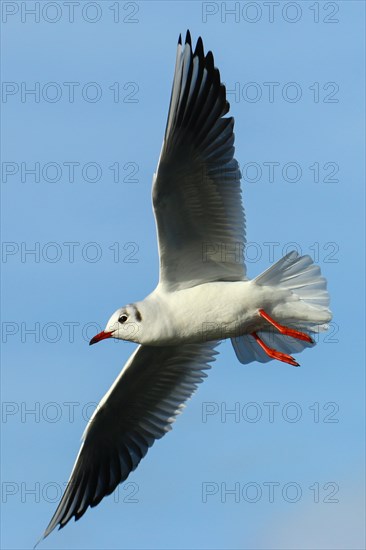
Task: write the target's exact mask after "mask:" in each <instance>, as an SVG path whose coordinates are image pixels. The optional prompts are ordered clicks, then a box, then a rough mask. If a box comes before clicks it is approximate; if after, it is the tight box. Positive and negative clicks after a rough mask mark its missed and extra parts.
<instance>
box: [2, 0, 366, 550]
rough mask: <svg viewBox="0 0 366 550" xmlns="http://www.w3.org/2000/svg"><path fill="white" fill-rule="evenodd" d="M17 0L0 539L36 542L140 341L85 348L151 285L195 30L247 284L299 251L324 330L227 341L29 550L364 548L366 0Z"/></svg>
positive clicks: (6, 146) (11, 23)
mask: <svg viewBox="0 0 366 550" xmlns="http://www.w3.org/2000/svg"><path fill="white" fill-rule="evenodd" d="M34 4H35V3H34V2H22V3H21V2H2V6H1V7H2V10H3V23H2V46H3V48H2V50H3V51H2V62H1V65H2V77H3V81H4V82H5V83H6V84H4V86H5V88H4V94H3V98H2V101H3V103H2V112H3V122H2V134H3V145H2V161H3V164H2V168H3V177H2V184H1V185H2V193H3V209H2V230H3V241H4V244H3V255H2V268H3V274H4V277H3V289H2V298H3V310H2V342H3V343H2V352H3V366H2V384H1V387H2V401H3V405H2V407H3V408H2V449H1V463H2V464H1V465H2V486H1V488H2V547H3V548H4V549H10V548H12V549H21V548H31V547H32V546H33V544H34V543H35V542H36V540H37V539H38V538H39V536H40V535H41V533H42V532H43V530H44V528H45V527H46V525H47V524H48V522H49V520H50V518H51V516H52V515H53V513H54V511H55V508H56V505H57V502H58V500H59V498H60V496H61V488H63V487H64V483H65V482H66V481H67V479H68V477H69V474H70V471H71V467H72V465H73V463H74V460H75V457H76V454H77V452H78V449H79V440H80V437H81V434H82V432H83V430H84V428H85V425H86V423H87V419H88V418H89V417H90V415H91V412H92V409H93V405H94V406H95V403H97V402H98V401H99V399H100V398H101V397H102V395H103V394H104V393H105V391H106V390H107V389H108V388H109V386H110V385H111V384H112V382H113V380H114V379H115V377H116V376H117V375H118V373H119V371H120V369H121V368H122V366H123V365H124V363H125V361H126V360H127V358H128V357H129V355H130V353H131V352H132V351H133V349H134V347H135V346H134V345H133V344H128V343H123V342H113V341H109V342H103V343H101V344H99V345H98V346H94V347H89V346H88V340H89V339H90V338H91V337H92V336H93V335H94V334H95V333H96V332H98V331H99V330H101V329H102V328H104V325H105V323H106V321H107V319H108V318H109V316H110V314H111V313H112V312H113V311H114V310H115V309H116V308H117V307H120V306H122V305H124V304H125V303H128V302H131V301H133V300H136V299H141V298H143V297H144V296H145V295H147V294H148V293H149V292H150V291H151V290H152V289H153V288H154V286H155V284H156V283H157V280H158V256H157V246H156V237H155V227H154V218H153V214H152V209H151V199H150V192H151V191H150V188H151V178H152V173H153V171H154V169H155V167H156V163H157V160H158V155H159V152H160V147H161V142H162V137H163V132H164V129H165V123H166V116H167V110H168V104H169V96H170V91H171V82H172V76H173V70H174V63H175V56H176V42H177V38H178V35H179V33H180V32H182V33H185V31H186V29H187V28H189V29H190V30H191V33H192V37H193V40H194V41H196V39H197V38H198V36H199V35H201V36H202V37H203V41H204V45H205V49H206V50H208V49H212V50H213V52H214V56H215V63H216V65H217V66H218V67H219V68H220V71H221V75H222V80H223V81H224V82H225V83H226V84H227V88H228V90H229V91H231V93H229V94H228V99H229V101H230V103H231V114H232V115H234V117H235V119H236V126H235V130H236V156H237V159H238V161H239V163H240V166H241V167H242V170H243V174H244V180H245V181H243V190H244V201H245V208H246V214H247V230H248V232H247V236H248V242H249V243H250V245H249V246H248V250H247V256H248V258H247V260H248V261H247V264H248V273H249V276H250V277H252V276H255V275H257V274H259V273H260V272H261V271H263V270H264V269H265V268H266V267H267V266H268V265H270V264H271V263H272V262H273V261H274V260H277V259H279V258H280V257H281V256H282V254H283V253H285V252H286V251H287V250H289V249H290V248H293V247H297V249H298V250H300V251H302V252H303V253H307V254H311V255H312V256H313V257H315V259H316V260H317V262H318V263H319V265H320V266H321V269H322V272H323V274H324V275H325V276H326V277H327V279H328V283H329V290H330V294H331V306H332V310H333V311H334V319H333V322H332V325H331V331H330V332H329V333H328V334H326V335H321V337H320V338H319V345H318V346H317V347H316V348H315V349H313V350H306V351H305V352H304V353H302V354H301V355H299V356H297V357H298V358H299V360H300V363H301V368H298V369H296V368H292V367H291V366H289V365H285V364H281V363H278V362H271V363H268V364H265V365H261V364H256V363H252V364H250V365H248V366H244V365H241V364H240V363H238V361H237V360H236V357H235V355H234V352H233V350H232V348H231V346H230V345H229V343H228V342H224V343H223V344H221V346H220V348H219V349H220V354H219V356H218V357H217V361H216V363H215V364H214V368H213V369H212V371H211V372H210V374H209V377H208V379H207V380H206V381H205V382H204V384H202V386H201V387H200V388H199V390H198V392H197V393H196V394H195V396H194V397H193V399H192V400H191V401H190V402H189V403H188V406H187V408H186V410H185V412H184V414H183V415H181V416H180V417H179V418H178V420H177V422H176V424H175V426H174V429H173V431H172V432H171V433H170V434H168V435H167V436H166V437H165V438H164V439H163V440H161V441H158V442H157V443H156V444H155V445H154V446H153V448H152V449H151V450H150V451H149V453H148V455H147V457H146V458H145V459H144V460H143V461H142V462H141V464H140V466H139V467H138V469H137V470H136V471H135V472H134V473H133V474H132V475H131V476H130V478H129V480H128V483H126V484H125V485H124V486H120V488H119V492H118V493H117V494H115V496H113V495H112V496H110V497H108V498H106V499H104V500H103V501H102V503H101V504H100V505H99V506H98V507H97V508H96V509H92V510H90V509H89V510H88V511H87V513H86V514H85V516H84V517H83V518H82V519H81V520H80V521H79V522H77V523H74V522H72V523H70V524H69V525H67V527H66V528H65V529H63V530H62V531H60V532H55V533H53V534H52V535H51V536H50V537H49V538H48V539H47V540H46V541H45V542H43V543H42V544H41V546H40V548H44V549H46V548H50V549H51V548H54V549H55V548H57V549H61V548H62V549H63V548H65V549H67V548H72V549H101V548H108V549H109V548H110V549H112V548H113V549H130V548H131V549H132V548H133V549H138V548H139V549H141V548H144V549H145V548H146V549H152V548H154V549H155V548H156V549H158V548H159V549H160V548H173V549H178V548H205V549H211V548H215V549H223V548H225V549H226V548H235V549H237V548H242V549H244V548H245V549H249V548H250V549H287V548H288V549H290V548H291V549H294V548H295V549H305V548H306V549H308V548H314V549H325V548H327V549H328V548H332V549H341V548H342V549H343V548H348V549H350V548H351V549H359V548H363V547H364V544H365V539H364V519H363V517H364V516H363V513H364V501H363V487H364V484H363V467H364V466H363V464H364V405H365V397H364V339H365V326H364V259H363V258H364V241H363V235H364V172H363V162H364V149H363V148H364V137H363V136H364V134H363V121H364V116H365V113H364V107H363V99H362V98H363V94H364V72H363V64H364V59H363V44H364V30H363V27H364V3H363V2H327V3H324V2H295V3H293V2H292V3H290V4H289V3H283V2H280V3H269V4H268V3H266V2H264V3H263V2H251V3H248V2H237V3H234V2H228V3H226V4H225V3H223V4H222V3H221V2H206V3H205V2H204V3H201V2H184V3H183V2H178V1H177V2H153V1H151V2H136V3H135V2H112V1H99V2H93V3H91V2H80V4H79V3H75V4H74V9H75V11H74V15H73V16H72V13H71V9H72V8H71V6H70V4H67V3H65V2H41V3H40V4H39V5H40V10H41V11H40V14H39V21H35V18H36V17H38V15H32V14H29V13H28V14H27V13H26V11H25V10H27V9H32V8H34ZM277 4H278V5H277ZM22 5H23V8H22ZM235 5H236V6H237V8H235ZM222 6H223V7H222ZM82 8H83V9H82ZM233 8H235V9H236V10H239V11H236V12H235V13H231V14H230V13H227V12H225V9H226V10H230V9H231V10H232V9H233ZM272 9H273V10H274V11H273V12H272ZM72 20H73V22H72ZM52 21H53V22H52ZM93 21H94V22H93ZM22 83H24V84H23V85H22ZM37 83H39V84H37ZM50 83H53V84H50ZM65 83H69V84H65ZM70 83H74V84H70ZM90 83H92V84H90ZM93 83H94V84H93ZM271 83H272V84H271ZM38 86H39V95H34V94H33V95H32V94H27V93H25V92H26V90H30V89H32V88H33V89H35V90H36V94H38V89H37V87H38ZM70 90H74V98H72V94H71V92H70ZM22 92H23V95H22ZM118 92H119V97H118ZM69 94H70V95H69ZM72 99H73V101H72ZM22 163H23V164H22ZM35 163H39V177H38V174H36V175H34V174H31V173H30V172H27V170H29V169H32V168H33V169H34V168H35ZM49 163H51V164H49ZM73 163H74V164H73ZM88 163H91V164H88ZM272 163H274V164H272ZM72 167H73V168H74V177H72ZM110 167H112V168H110ZM271 167H272V169H273V177H271V172H270V169H271ZM118 168H119V173H118ZM36 169H37V170H38V168H36ZM36 180H37V181H36ZM65 243H66V244H65ZM67 243H69V244H67ZM70 243H74V244H70ZM32 249H33V250H35V253H33V254H32V253H28V254H27V253H26V251H27V250H28V251H29V250H32ZM72 251H73V253H72ZM272 252H273V254H272ZM32 330H33V331H35V332H33V333H32V332H31V331H32ZM230 410H234V411H235V414H229V413H228V411H230ZM31 411H33V413H32V412H31ZM230 491H231V492H230Z"/></svg>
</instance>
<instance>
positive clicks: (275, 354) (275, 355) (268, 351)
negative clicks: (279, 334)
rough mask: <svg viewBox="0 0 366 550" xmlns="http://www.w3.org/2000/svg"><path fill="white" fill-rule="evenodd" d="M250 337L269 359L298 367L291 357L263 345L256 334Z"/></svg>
mask: <svg viewBox="0 0 366 550" xmlns="http://www.w3.org/2000/svg"><path fill="white" fill-rule="evenodd" d="M252 336H253V337H254V338H255V340H256V342H257V343H258V344H259V345H260V347H261V348H262V349H263V350H264V351H265V352H266V354H267V355H268V356H269V357H272V358H273V359H278V361H282V362H283V363H289V364H290V365H293V366H294V367H299V366H300V365H299V363H297V362H296V361H295V359H294V358H293V357H291V355H287V353H282V352H281V351H276V350H275V349H273V348H270V347H268V346H267V344H265V343H264V342H263V340H262V339H261V338H259V336H258V334H257V333H256V332H253V333H252Z"/></svg>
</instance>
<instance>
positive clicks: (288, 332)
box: [259, 309, 314, 344]
mask: <svg viewBox="0 0 366 550" xmlns="http://www.w3.org/2000/svg"><path fill="white" fill-rule="evenodd" d="M259 315H260V316H261V317H263V319H265V320H266V321H268V322H269V323H270V324H271V325H272V326H274V327H275V328H276V329H277V330H278V331H279V332H280V333H281V334H284V335H285V336H291V337H292V338H297V339H298V340H305V342H309V343H310V344H313V343H314V340H313V339H312V338H310V336H308V334H305V332H300V331H299V330H295V329H293V328H288V327H284V326H283V325H280V324H279V323H277V322H276V321H275V320H274V319H272V317H270V316H269V315H268V313H266V312H265V311H264V309H260V310H259Z"/></svg>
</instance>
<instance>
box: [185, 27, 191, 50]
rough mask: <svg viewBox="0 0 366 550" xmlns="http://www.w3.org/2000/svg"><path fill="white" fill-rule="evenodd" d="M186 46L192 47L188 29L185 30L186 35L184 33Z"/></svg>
mask: <svg viewBox="0 0 366 550" xmlns="http://www.w3.org/2000/svg"><path fill="white" fill-rule="evenodd" d="M186 44H189V45H190V46H192V39H191V33H190V32H189V29H187V33H186Z"/></svg>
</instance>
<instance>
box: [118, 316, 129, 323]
mask: <svg viewBox="0 0 366 550" xmlns="http://www.w3.org/2000/svg"><path fill="white" fill-rule="evenodd" d="M127 319H128V317H127V315H124V314H123V315H121V317H120V318H119V319H118V322H119V323H121V324H123V323H125V322H126V321H127Z"/></svg>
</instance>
